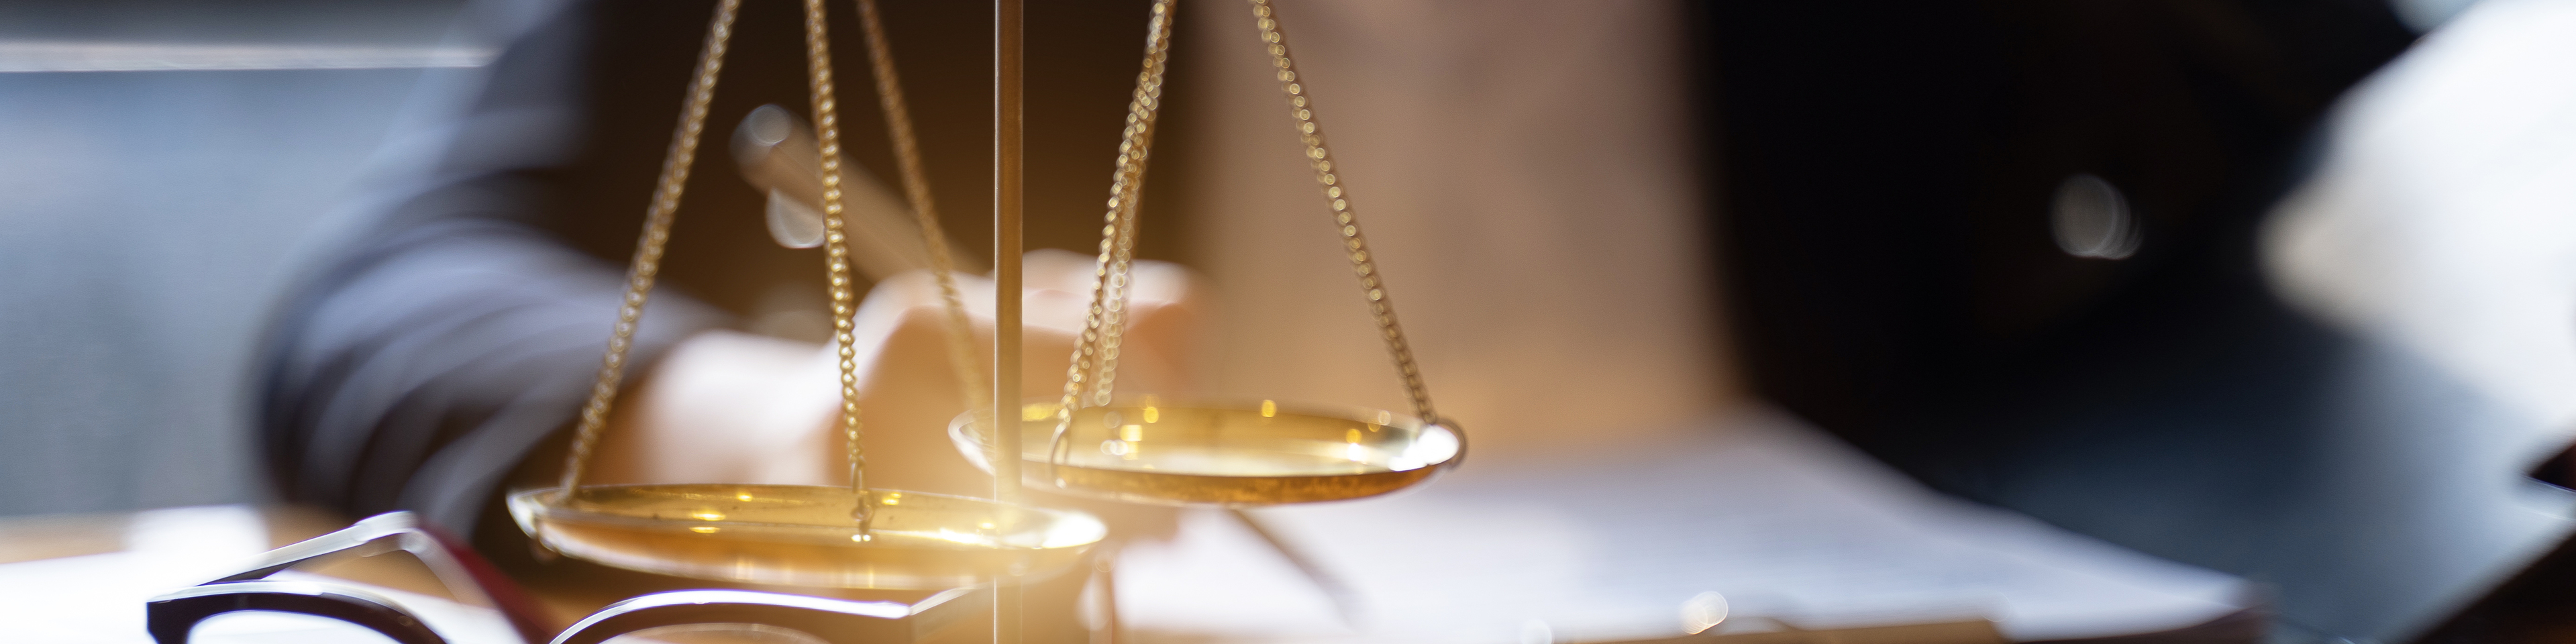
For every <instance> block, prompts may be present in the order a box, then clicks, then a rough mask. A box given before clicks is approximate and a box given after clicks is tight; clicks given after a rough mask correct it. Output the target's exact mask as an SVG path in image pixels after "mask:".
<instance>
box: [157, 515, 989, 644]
mask: <svg viewBox="0 0 2576 644" xmlns="http://www.w3.org/2000/svg"><path fill="white" fill-rule="evenodd" d="M395 550H402V551H405V552H410V553H411V554H412V556H413V557H415V558H418V559H419V560H420V561H421V563H423V564H425V565H427V566H428V567H429V569H430V572H431V573H432V574H434V575H436V576H437V577H438V579H439V582H440V583H441V584H444V585H445V586H447V588H448V592H449V593H451V594H456V595H460V596H461V597H460V599H481V600H483V601H485V602H486V603H489V604H491V605H492V606H493V607H494V608H495V609H497V610H498V611H499V612H500V613H501V616H502V617H503V618H504V619H506V620H507V621H508V622H509V623H510V626H511V629H512V630H513V631H515V632H517V633H518V635H519V637H520V639H521V640H523V641H525V642H528V643H530V644H534V643H536V642H547V643H548V644H599V643H601V642H606V641H608V640H609V639H612V638H615V637H617V636H619V635H624V634H628V633H633V632H637V631H643V630H647V629H653V628H662V627H668V626H681V625H690V624H718V623H749V624H760V625H766V626H772V627H778V628H787V629H793V630H796V631H798V632H802V633H805V634H808V635H812V636H814V637H817V638H820V639H822V640H824V641H825V642H829V643H830V644H861V643H862V642H866V643H869V644H881V643H883V642H889V641H894V642H901V641H910V640H913V639H918V638H919V637H920V636H922V635H926V634H928V633H929V632H931V631H935V630H938V629H939V628H942V627H945V626H947V625H949V624H952V623H955V622H956V621H957V620H958V619H960V618H962V617H964V616H966V615H971V614H973V613H976V612H978V611H980V610H981V609H982V608H983V607H985V606H986V605H988V604H990V602H991V593H990V592H985V589H984V588H983V587H980V586H979V587H967V588H952V589H948V590H945V591H941V592H939V593H936V594H933V595H931V596H930V597H927V598H924V599H922V600H921V601H918V602H914V603H911V604H904V603H901V602H885V601H875V602H871V601H851V600H842V599H831V598H825V597H812V596H806V595H793V594H786V593H772V592H762V591H753V590H731V589H698V590H674V591H665V592H658V593H652V594H648V595H642V596H638V597H634V598H630V599H626V600H624V601H619V602H617V603H614V604H610V605H608V606H607V607H606V608H602V609H600V610H599V611H598V612H595V613H592V614H590V615H589V616H587V617H584V618H582V619H581V620H580V621H578V622H575V623H574V624H573V625H572V626H570V627H568V628H565V629H564V630H563V631H562V632H559V633H555V632H553V631H552V629H549V628H547V627H546V626H545V620H543V619H542V618H540V617H539V612H538V610H537V609H536V604H535V603H534V602H533V601H532V600H530V599H529V598H528V597H527V595H526V594H525V593H524V592H522V591H521V590H520V589H519V587H518V584H517V583H515V582H512V581H511V580H510V578H509V577H508V576H506V575H504V574H502V573H501V571H500V569H498V568H496V567H493V566H492V565H491V563H490V562H488V561H485V560H484V559H483V558H482V557H481V556H479V555H476V554H474V551H473V550H470V549H467V548H465V547H463V546H462V545H459V542H457V541H456V540H455V539H453V538H451V537H448V536H447V535H445V534H444V533H441V532H439V531H438V530H436V529H435V528H433V527H431V526H426V525H422V524H421V523H420V520H419V518H418V517H416V516H414V515H413V514H411V513H409V512H388V513H385V514H379V515H376V516H372V517H367V518H366V519H363V520H360V521H358V522H357V523H355V524H352V525H350V526H349V527H347V528H342V529H340V530H337V531H333V532H331V533H330V534H325V535H322V536H318V537H314V538H311V539H306V540H304V541H300V542H296V543H294V544H290V545H287V546H285V547H282V548H278V549H275V550H270V551H268V552H267V553H265V554H262V555H260V558H259V560H258V561H257V562H256V563H254V564H252V565H251V567H250V568H248V569H246V570H243V571H242V572H239V573H234V574H231V575H225V576H223V577H221V578H217V579H215V580H213V581H208V582H206V583H203V584H198V585H195V586H190V587H188V588H183V589H180V590H176V591H172V592H169V593H165V594H162V595H160V596H158V597H154V598H152V599H151V600H149V601H147V602H145V604H144V615H145V620H144V622H145V629H146V630H147V631H148V632H150V634H151V635H152V639H153V641H154V642H156V643H158V644H188V640H189V636H190V634H191V633H192V632H193V631H194V630H195V629H196V626H197V624H198V623H200V622H203V621H205V620H206V619H208V618H211V617H214V616H216V615H220V614H224V613H230V612H237V611H280V612H289V613H300V614H306V615H315V616H320V617H327V618H331V619H337V620H340V621H344V622H349V623H351V624H356V625H358V626H362V627H365V628H367V629H369V630H373V631H375V632H377V633H380V634H383V635H385V636H386V637H388V638H391V639H393V640H394V641H395V642H397V643H398V644H447V639H446V638H445V637H442V636H440V635H439V634H438V632H437V631H435V630H433V629H431V628H430V627H429V625H428V624H427V623H424V622H422V621H421V620H420V618H419V617H417V616H415V615H413V614H412V613H411V612H410V611H407V610H404V609H403V608H402V607H401V606H400V605H399V604H398V603H396V602H395V601H394V600H392V599H391V598H387V597H385V596H383V595H380V594H377V593H373V592H369V591H366V590H364V589H360V588H355V587H351V586H347V585H342V584H333V583H327V582H317V581H296V580H275V579H268V578H267V577H268V576H269V575H274V574H277V573H278V572H279V571H282V570H285V569H287V568H291V567H294V566H296V565H298V564H302V563H306V562H310V561H313V560H315V559H320V558H323V557H328V556H333V555H340V554H356V555H359V556H375V555H380V554H385V553H388V552H393V551H395ZM549 633H552V635H551V636H550V635H549ZM890 636H891V637H890Z"/></svg>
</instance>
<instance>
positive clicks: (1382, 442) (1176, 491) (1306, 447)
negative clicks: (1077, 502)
mask: <svg viewBox="0 0 2576 644" xmlns="http://www.w3.org/2000/svg"><path fill="white" fill-rule="evenodd" d="M1056 409H1057V407H1056V404H1055V403H1051V402H1050V403H1032V404H1029V405H1027V406H1025V407H1024V408H1023V409H1022V413H1021V415H1020V418H1021V422H1020V431H1021V435H1022V436H1023V437H1024V438H1023V441H1024V442H1023V443H1022V445H1024V446H1025V447H1024V448H1023V450H1022V454H1021V456H1022V461H1023V462H1024V463H1025V465H1024V466H1023V468H1022V470H1021V471H1022V472H1023V473H1024V477H1025V478H1024V480H1026V481H1027V482H1028V484H1029V485H1037V486H1046V487H1051V488H1056V489H1061V490H1065V491H1068V492H1073V493H1076V494H1082V495H1085V496H1094V497H1100V498H1106V499H1113V500H1117V501H1125V502H1129V503H1151V504H1160V505H1182V504H1215V505H1225V506H1232V507H1248V506H1262V505H1277V504H1283V503H1309V502H1315V501H1338V500H1342V499H1356V498H1361V497H1368V496H1376V495H1380V494H1385V493H1388V492H1393V491H1396V490H1399V489H1403V488H1405V487H1407V486H1411V485H1413V484H1416V483H1420V482H1422V481H1424V480H1428V479H1430V478H1431V477H1432V476H1433V475H1435V474H1438V473H1439V472H1440V471H1442V470H1446V469H1448V468H1450V467H1452V466H1454V465H1456V464H1457V463H1458V461H1459V459H1458V456H1459V455H1460V453H1461V452H1462V451H1463V448H1464V445H1463V444H1462V443H1460V442H1459V441H1460V437H1459V435H1458V433H1457V432H1454V431H1450V430H1449V429H1448V428H1446V427H1441V426H1437V425H1425V424H1423V423H1422V421H1420V420H1418V419H1415V418H1412V417H1410V416H1402V415H1397V414H1391V413H1387V412H1381V411H1342V412H1335V411H1320V410H1314V409H1298V408H1294V407H1288V406H1281V405H1278V404H1277V403H1275V402H1272V401H1262V402H1261V403H1258V404H1254V405H1199V404H1186V403H1184V404H1171V403H1167V402H1166V403H1148V402H1131V403H1124V404H1114V405H1109V406H1103V407H1087V408H1083V409H1080V410H1077V411H1075V412H1074V414H1073V421H1072V422H1071V423H1070V427H1068V428H1067V430H1066V432H1065V435H1064V438H1063V440H1061V441H1050V435H1051V434H1053V433H1054V432H1055V428H1056V424H1057V419H1056V413H1055V412H1056ZM1265 411H1268V412H1270V413H1264V412H1265ZM1149 419H1150V420H1149ZM970 421H971V419H970V418H968V417H965V416H960V417H958V418H957V419H956V420H954V421H951V422H950V423H949V426H948V432H949V437H950V438H951V439H952V440H953V441H954V442H955V443H956V444H957V447H958V449H960V450H962V451H964V452H965V453H966V454H967V460H970V461H974V462H975V464H976V466H978V467H982V468H984V469H986V470H987V471H990V470H991V469H992V466H991V461H990V457H989V454H988V453H987V451H986V449H985V447H984V446H985V445H986V444H987V441H986V440H984V436H983V433H982V431H981V429H980V428H979V427H977V426H976V425H975V424H974V423H972V422H970ZM1050 442H1053V443H1054V444H1055V460H1054V462H1053V463H1052V467H1050V465H1051V464H1050V463H1049V459H1048V454H1047V450H1048V445H1049V444H1050ZM1050 471H1052V475H1050Z"/></svg>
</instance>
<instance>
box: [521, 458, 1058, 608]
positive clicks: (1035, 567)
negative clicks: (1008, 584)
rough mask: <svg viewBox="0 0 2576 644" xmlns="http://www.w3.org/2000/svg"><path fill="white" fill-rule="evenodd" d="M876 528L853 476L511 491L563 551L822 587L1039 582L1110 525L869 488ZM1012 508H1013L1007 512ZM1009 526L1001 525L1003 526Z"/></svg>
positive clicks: (537, 532)
mask: <svg viewBox="0 0 2576 644" xmlns="http://www.w3.org/2000/svg"><path fill="white" fill-rule="evenodd" d="M868 494H870V495H872V496H874V497H875V498H876V499H877V510H876V517H875V519H874V520H873V521H871V522H870V529H869V533H868V537H867V539H866V540H865V541H861V540H858V539H857V538H856V537H857V535H858V526H857V524H856V523H855V522H854V521H852V520H851V519H850V508H851V507H852V505H853V504H854V503H855V502H856V500H857V499H856V498H854V496H853V495H852V494H851V493H850V489H849V488H846V487H831V486H819V485H752V484H728V483H705V484H680V485H597V486H583V488H582V493H581V498H580V499H578V500H576V501H573V502H569V503H567V502H565V501H564V498H563V497H564V495H563V488H545V489H540V490H531V491H526V492H519V493H516V494H512V495H510V499H509V504H510V516H511V517H512V518H514V519H517V520H518V523H519V529H521V530H525V531H527V533H528V534H529V535H532V536H534V537H536V538H537V539H538V540H540V541H542V542H544V543H545V545H546V546H547V547H549V548H553V549H554V550H555V551H556V552H561V553H563V554H565V555H567V556H571V557H574V558H577V559H583V560H587V561H592V562H596V563H600V564H603V565H608V566H614V567H618V568H626V569H629V570H640V571H643V572H649V573H657V574H664V575H675V576H681V577H694V578H698V579H714V580H721V581H733V582H745V583H757V584H779V585H790V586H811V587H826V588H886V589H936V588H953V587H957V586H965V585H971V584H976V583H981V582H986V581H991V580H993V579H995V578H997V577H999V578H1007V579H1011V580H1013V581H1014V582H1015V583H1017V582H1032V581H1038V580H1041V579H1044V578H1046V577H1049V576H1052V575H1054V574H1055V573H1058V572H1062V571H1064V570H1066V569H1068V568H1071V567H1073V566H1074V565H1075V564H1077V563H1080V562H1081V560H1082V555H1083V552H1084V551H1086V550H1089V549H1090V548H1091V545H1092V544H1094V543H1098V542H1099V541H1100V539H1101V537H1103V536H1105V535H1107V534H1108V529H1107V527H1105V526H1103V525H1102V524H1101V523H1100V520H1099V519H1097V518H1094V517H1092V516H1091V515H1089V514H1084V513H1081V512H1074V511H1068V510H1049V509H1042V508H1029V507H1013V506H1007V505H1002V504H999V503H995V502H993V501H990V500H986V499H976V498H968V497H961V496H949V495H945V494H928V493H922V492H904V491H899V490H869V491H868ZM1005 513H1013V514H1017V515H1018V516H1017V518H1018V520H1017V521H1003V520H1002V519H1003V516H1004V514H1005ZM997 525H1000V526H1007V527H1006V528H1005V529H1003V530H996V529H994V526H997Z"/></svg>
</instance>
